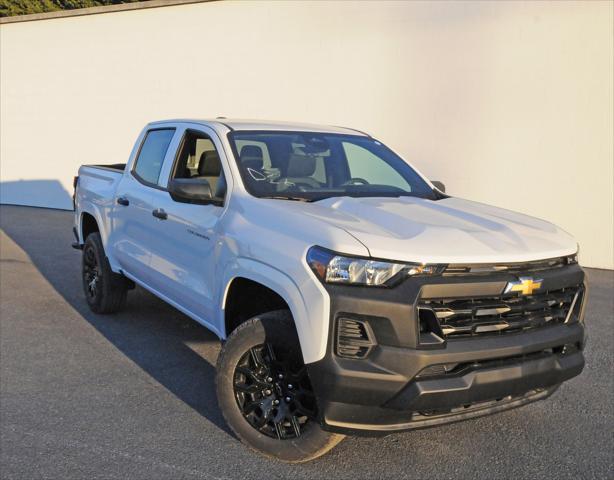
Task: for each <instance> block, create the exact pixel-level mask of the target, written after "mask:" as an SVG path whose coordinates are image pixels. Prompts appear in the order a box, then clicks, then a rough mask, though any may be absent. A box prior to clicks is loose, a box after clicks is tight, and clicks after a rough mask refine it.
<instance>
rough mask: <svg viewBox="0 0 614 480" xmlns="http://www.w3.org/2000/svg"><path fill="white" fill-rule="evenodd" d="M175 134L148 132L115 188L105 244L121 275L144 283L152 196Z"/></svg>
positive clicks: (152, 231) (152, 235) (151, 229)
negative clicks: (110, 223)
mask: <svg viewBox="0 0 614 480" xmlns="http://www.w3.org/2000/svg"><path fill="white" fill-rule="evenodd" d="M174 134H175V129H174V128H156V129H151V130H148V131H147V132H146V133H145V135H144V136H143V139H142V142H141V143H140V146H139V150H138V152H137V154H136V157H135V159H134V161H133V162H132V165H131V168H130V171H129V173H127V174H124V176H123V177H122V179H121V180H120V183H119V185H118V187H117V191H116V196H115V204H114V208H113V218H112V224H113V227H112V229H111V232H112V233H111V236H110V238H109V241H110V243H111V246H112V248H113V252H114V254H115V258H116V259H117V261H118V263H119V264H120V266H121V268H122V270H123V271H125V272H127V273H128V274H130V275H132V276H134V277H136V278H137V279H138V280H140V281H142V282H144V283H148V279H149V276H150V273H151V269H150V267H149V263H150V259H151V249H152V242H155V235H156V231H155V228H154V227H155V225H156V224H155V222H154V220H155V218H154V217H153V216H152V211H153V207H152V204H151V200H152V198H151V197H152V192H154V191H156V189H158V188H160V187H159V186H158V179H159V176H160V171H161V170H162V166H163V164H164V161H165V157H166V155H167V153H168V150H169V145H170V143H171V140H172V139H173V136H174Z"/></svg>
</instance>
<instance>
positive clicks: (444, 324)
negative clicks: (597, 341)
mask: <svg viewBox="0 0 614 480" xmlns="http://www.w3.org/2000/svg"><path fill="white" fill-rule="evenodd" d="M582 295H583V290H582V288H581V286H575V287H568V288H562V289H560V290H552V291H547V292H545V293H540V294H534V295H517V296H498V297H487V298H469V299H444V298H442V299H428V300H421V301H420V302H419V303H418V313H419V317H420V324H421V325H426V326H430V328H429V330H430V331H432V332H433V333H435V334H437V335H439V336H441V337H442V338H457V337H471V336H477V335H502V334H507V333H512V332H520V331H524V330H530V329H534V328H540V327H545V326H547V325H554V324H557V323H564V322H570V321H573V320H574V317H575V316H577V314H578V312H579V308H580V305H581V303H582ZM433 326H434V327H433Z"/></svg>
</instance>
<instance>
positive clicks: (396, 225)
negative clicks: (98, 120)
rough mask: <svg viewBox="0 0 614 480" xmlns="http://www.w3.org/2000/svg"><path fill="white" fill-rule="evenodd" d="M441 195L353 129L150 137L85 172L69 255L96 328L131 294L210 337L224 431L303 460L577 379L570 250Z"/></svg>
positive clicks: (530, 224) (526, 224)
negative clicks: (78, 255)
mask: <svg viewBox="0 0 614 480" xmlns="http://www.w3.org/2000/svg"><path fill="white" fill-rule="evenodd" d="M444 190H445V189H444V186H443V185H442V184H441V183H439V182H430V181H429V180H427V179H426V178H425V177H424V176H423V175H421V174H420V173H419V172H418V171H417V170H416V169H415V168H413V167H412V166H411V165H410V164H409V163H407V162H406V161H405V160H403V159H401V158H400V157H399V156H398V155H397V154H395V153H394V152H393V151H392V150H390V149H389V148H387V147H386V146H385V145H383V144H382V143H381V142H379V141H378V140H377V139H375V138H372V137H371V136H370V135H367V134H365V133H362V132H359V131H356V130H352V129H348V128H339V127H326V126H314V125H301V124H289V123H273V122H254V121H238V120H237V121H230V120H226V119H216V120H209V121H201V120H172V121H160V122H153V123H150V124H148V125H147V126H146V127H145V128H144V129H143V131H142V133H141V134H140V136H139V137H138V139H137V141H136V143H135V145H134V148H133V150H132V153H131V155H130V157H129V159H128V162H127V163H126V164H115V165H107V166H101V165H89V166H82V167H81V168H80V169H79V175H78V177H75V197H74V202H75V217H74V234H75V237H76V241H75V243H74V244H73V246H74V247H75V248H79V249H82V250H83V254H82V276H83V288H84V292H85V298H86V300H87V302H88V304H89V306H90V307H91V309H92V310H93V311H94V312H96V313H100V314H103V313H112V312H115V311H117V310H118V309H120V308H121V307H122V306H123V305H124V303H125V301H126V296H127V292H128V290H129V289H130V288H133V287H134V285H135V284H138V285H140V286H141V287H143V288H145V289H147V290H149V291H150V292H152V293H153V294H155V295H157V296H158V297H160V298H161V299H163V300H165V301H166V302H168V303H169V304H171V305H172V306H174V307H176V308H177V309H179V310H180V311H182V312H184V313H185V314H186V315H188V316H189V317H191V318H192V319H194V320H195V321H197V322H199V323H201V324H202V325H204V326H205V327H206V328H208V329H210V330H211V331H212V332H214V333H215V334H216V335H217V336H218V337H219V338H220V340H221V341H222V350H221V353H220V355H219V359H218V362H217V374H216V390H217V398H218V402H219V406H220V409H221V411H222V413H223V415H224V417H225V419H226V421H227V422H228V425H229V426H230V427H231V429H232V430H233V431H234V432H235V433H236V435H237V436H238V437H239V438H240V439H241V440H242V441H243V442H244V443H246V444H247V445H248V446H250V447H251V448H253V449H255V450H257V451H259V452H261V453H264V454H265V455H269V456H272V457H275V458H278V459H280V460H283V461H288V462H301V461H307V460H310V459H313V458H316V457H318V456H319V455H322V454H323V453H325V452H326V451H328V450H330V449H331V448H332V447H334V446H335V445H336V444H337V443H338V442H339V441H341V439H342V438H343V436H344V435H347V434H378V433H379V434H382V433H391V432H395V431H401V430H407V429H413V428H421V427H427V426H433V425H439V424H443V423H447V422H453V421H458V420H463V419H468V418H473V417H478V416H481V415H486V414H490V413H494V412H499V411H502V410H506V409H510V408H514V407H518V406H521V405H525V404H527V403H530V402H533V401H536V400H540V399H544V398H546V397H548V396H549V395H551V394H552V393H553V392H554V391H555V390H556V389H557V387H558V386H559V385H560V384H561V383H562V382H564V381H566V380H568V379H570V378H572V377H574V376H576V375H578V374H579V373H580V372H581V371H582V369H583V366H584V358H583V354H582V350H583V347H584V343H585V331H584V323H583V310H584V305H585V298H586V291H587V290H586V288H587V287H586V282H585V276H584V273H583V271H582V269H581V268H580V266H579V265H578V261H577V244H576V242H575V241H574V240H573V238H572V237H571V236H570V235H568V234H567V233H566V232H564V231H562V230H561V229H559V228H557V227H556V226H554V225H552V224H551V223H548V222H545V221H543V220H539V219H536V218H532V217H529V216H526V215H521V214H518V213H514V212H511V211H508V210H503V209H501V208H495V207H491V206H488V205H484V204H481V203H476V202H472V201H468V200H463V199H460V198H455V197H452V196H449V195H446V194H445V191H444Z"/></svg>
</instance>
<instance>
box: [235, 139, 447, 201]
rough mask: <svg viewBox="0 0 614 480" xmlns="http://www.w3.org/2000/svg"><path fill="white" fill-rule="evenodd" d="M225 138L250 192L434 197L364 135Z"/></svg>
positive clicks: (301, 196) (297, 196) (294, 196)
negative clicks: (229, 144)
mask: <svg viewBox="0 0 614 480" xmlns="http://www.w3.org/2000/svg"><path fill="white" fill-rule="evenodd" d="M228 137H229V139H230V143H231V146H232V148H233V150H234V154H235V158H236V159H237V163H238V165H239V170H240V171H241V176H242V178H243V182H244V184H245V187H246V188H247V190H248V191H249V192H250V193H251V194H252V195H254V196H256V197H267V198H281V199H288V200H305V201H316V200H321V199H324V198H329V197H345V196H351V197H398V196H417V197H423V198H431V199H435V198H437V197H436V194H435V193H434V192H433V190H432V189H431V188H430V187H429V185H428V184H427V183H426V182H425V181H424V180H423V179H422V178H421V177H420V176H419V175H418V174H417V173H416V172H415V171H414V170H413V169H412V168H411V167H410V166H409V165H408V164H407V163H405V162H404V161H403V160H402V159H401V158H400V157H399V156H398V155H396V154H395V153H394V152H393V151H392V150H390V149H389V148H388V147H386V146H385V145H383V144H382V143H380V142H378V141H377V140H374V139H372V138H370V137H363V136H358V135H339V134H327V133H311V132H277V131H273V132H272V131H267V132H262V131H259V132H251V131H235V132H231V133H230V134H229V135H228Z"/></svg>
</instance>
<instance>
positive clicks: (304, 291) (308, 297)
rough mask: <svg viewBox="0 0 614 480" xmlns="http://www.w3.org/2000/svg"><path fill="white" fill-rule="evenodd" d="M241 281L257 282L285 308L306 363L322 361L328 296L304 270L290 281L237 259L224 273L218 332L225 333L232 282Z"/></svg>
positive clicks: (274, 271)
mask: <svg viewBox="0 0 614 480" xmlns="http://www.w3.org/2000/svg"><path fill="white" fill-rule="evenodd" d="M238 277H242V278H246V279H248V280H252V281H254V282H258V283H260V284H262V285H264V286H265V287H267V288H270V289H271V290H273V291H274V292H276V293H277V294H278V295H279V296H281V297H282V298H283V299H284V301H285V302H286V303H287V304H288V307H289V308H290V312H291V313H292V317H293V318H294V323H295V325H296V331H297V333H298V338H299V341H300V344H301V350H302V352H303V360H304V362H305V363H312V362H316V361H318V360H320V359H322V358H323V357H324V354H325V352H326V344H327V340H328V322H329V309H330V299H329V296H328V293H327V292H326V290H325V289H324V287H322V285H320V284H319V283H318V282H317V281H314V279H313V278H311V276H310V272H309V271H308V270H307V269H305V272H304V277H303V278H296V279H292V278H291V277H289V276H288V275H287V274H285V273H284V272H282V271H281V270H278V269H276V268H274V267H272V266H270V265H267V264H265V263H262V262H259V261H257V260H252V259H248V258H238V259H237V260H236V261H235V262H234V263H233V265H232V266H230V268H227V269H226V270H225V275H224V282H223V285H224V290H223V294H222V295H221V308H220V309H219V312H220V314H219V318H218V320H217V322H218V327H219V331H221V332H224V338H226V335H227V332H226V331H225V321H224V318H225V306H226V297H227V294H228V290H229V288H230V285H231V284H232V281H233V280H234V279H235V278H238Z"/></svg>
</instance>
